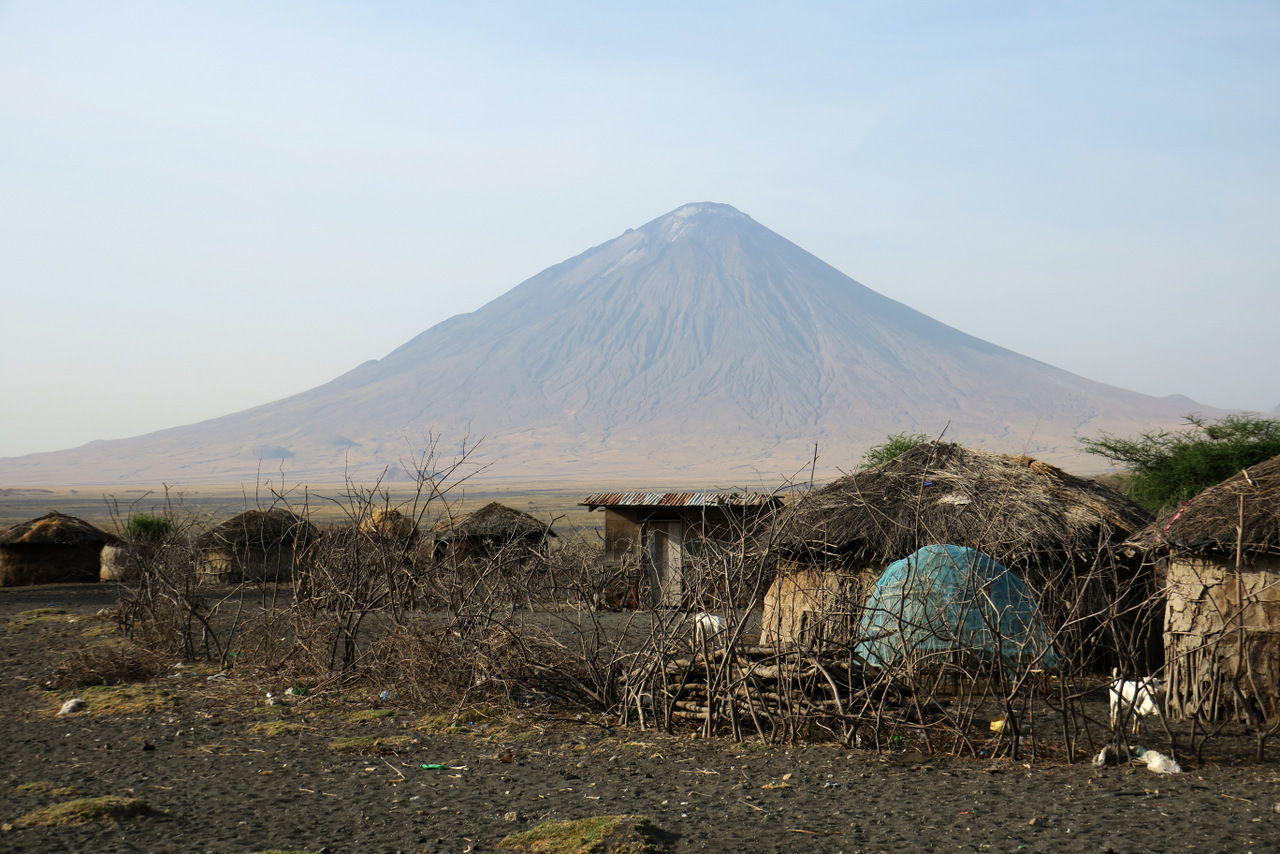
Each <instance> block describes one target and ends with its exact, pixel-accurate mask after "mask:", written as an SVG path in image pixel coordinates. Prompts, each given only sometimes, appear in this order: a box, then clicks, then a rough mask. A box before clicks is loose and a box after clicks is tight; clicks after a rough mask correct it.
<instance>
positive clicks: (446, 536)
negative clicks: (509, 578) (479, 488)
mask: <svg viewBox="0 0 1280 854" xmlns="http://www.w3.org/2000/svg"><path fill="white" fill-rule="evenodd" d="M555 536H557V535H556V532H555V531H554V530H552V528H551V525H550V524H548V523H546V522H541V521H539V520H538V519H535V518H534V517H533V516H530V515H529V514H528V513H522V512H520V511H519V510H515V509H513V508H511V507H507V506H506V505H505V504H500V503H499V502H497V501H493V502H490V503H489V504H486V505H485V506H483V507H481V508H480V509H479V510H476V511H475V512H473V513H469V514H467V515H466V516H463V517H462V518H461V519H458V520H456V521H453V522H452V524H450V522H449V521H447V520H446V521H442V522H441V523H437V526H436V531H435V554H436V558H437V559H438V560H445V559H454V560H459V561H465V560H488V559H492V558H496V557H501V558H502V559H503V562H504V563H506V562H509V561H514V562H519V561H522V560H525V559H527V558H530V557H534V556H537V555H541V554H544V553H545V551H546V546H547V540H548V539H549V538H551V537H555Z"/></svg>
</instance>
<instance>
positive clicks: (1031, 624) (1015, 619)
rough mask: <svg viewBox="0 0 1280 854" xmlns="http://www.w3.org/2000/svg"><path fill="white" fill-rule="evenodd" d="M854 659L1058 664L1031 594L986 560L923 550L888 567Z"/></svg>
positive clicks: (965, 551)
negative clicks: (950, 657)
mask: <svg viewBox="0 0 1280 854" xmlns="http://www.w3.org/2000/svg"><path fill="white" fill-rule="evenodd" d="M859 628H860V632H859V637H861V638H863V640H862V642H861V643H859V644H858V647H857V653H858V654H859V655H860V656H861V657H862V658H863V659H864V660H865V661H866V662H867V663H868V664H871V665H873V666H876V667H883V666H884V665H886V664H888V663H889V662H891V661H894V660H896V659H898V658H901V657H903V656H904V655H906V654H911V655H913V656H914V657H917V658H919V657H921V656H922V655H927V654H929V653H941V652H949V651H956V652H965V653H976V654H977V655H978V656H980V657H984V658H990V659H993V658H994V655H995V653H996V652H997V650H998V651H999V653H1000V655H1001V656H1002V657H1003V658H1004V661H1005V663H1006V665H1007V666H1008V667H1009V668H1045V669H1049V670H1052V669H1053V668H1055V667H1056V666H1057V664H1058V655H1057V653H1056V652H1054V649H1053V645H1052V644H1051V643H1050V642H1049V633H1048V631H1047V630H1046V629H1045V623H1044V618H1043V617H1042V616H1041V614H1040V610H1039V609H1038V608H1037V607H1036V603H1035V599H1034V597H1032V595H1031V591H1030V590H1028V589H1027V586H1026V585H1025V584H1024V583H1023V582H1022V579H1020V578H1018V577H1017V576H1016V575H1014V574H1013V573H1012V572H1010V571H1009V570H1008V569H1006V568H1005V567H1004V566H1002V565H1000V564H999V563H997V562H996V561H995V560H994V559H992V558H991V557H988V556H987V555H985V554H983V553H981V552H978V551H974V550H973V549H970V548H965V547H963V546H942V545H934V546H925V547H924V548H922V549H920V550H919V551H917V552H915V553H914V554H912V555H911V556H910V557H907V558H904V559H902V560H900V561H896V562H894V563H892V564H890V565H889V568H888V569H886V570H885V571H884V574H883V575H881V576H880V579H879V580H878V581H877V582H876V585H875V589H873V590H872V591H871V595H870V597H869V598H868V600H867V609H866V611H865V612H864V613H863V617H862V621H861V625H860V626H859Z"/></svg>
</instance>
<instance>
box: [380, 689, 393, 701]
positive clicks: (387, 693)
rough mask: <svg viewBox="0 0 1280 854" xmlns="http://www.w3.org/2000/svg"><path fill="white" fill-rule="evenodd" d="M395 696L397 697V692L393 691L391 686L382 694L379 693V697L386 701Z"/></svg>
mask: <svg viewBox="0 0 1280 854" xmlns="http://www.w3.org/2000/svg"><path fill="white" fill-rule="evenodd" d="M395 698H396V692H395V691H392V690H391V689H390V688H388V689H387V690H385V691H383V692H382V693H381V694H379V695H378V699H379V700H381V701H382V702H384V703H389V702H391V701H392V700H394V699H395Z"/></svg>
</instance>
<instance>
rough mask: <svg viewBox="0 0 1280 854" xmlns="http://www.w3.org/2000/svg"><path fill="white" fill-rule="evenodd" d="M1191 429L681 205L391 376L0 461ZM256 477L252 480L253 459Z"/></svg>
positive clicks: (374, 375)
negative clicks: (466, 444)
mask: <svg viewBox="0 0 1280 854" xmlns="http://www.w3.org/2000/svg"><path fill="white" fill-rule="evenodd" d="M1185 411H1186V406H1185V404H1184V403H1182V402H1180V401H1169V400H1160V399H1156V398H1151V397H1147V396H1144V395H1139V394H1135V393H1132V392H1127V391H1124V390H1121V389H1117V388H1113V387H1110V386H1105V385H1102V384H1099V383H1094V382H1091V381H1089V380H1086V379H1083V378H1081V377H1077V376H1075V375H1073V374H1070V373H1067V372H1065V371H1061V370H1058V369H1056V368H1053V367H1052V366H1050V365H1046V364H1044V363H1041V362H1037V361H1035V360H1033V359H1028V358H1026V357H1024V356H1020V355H1018V354H1016V353H1013V352H1011V351H1008V350H1005V349H1002V348H1000V347H997V346H995V345H992V344H989V343H987V342H985V341H982V340H980V339H977V338H974V337H973V336H970V335H966V334H964V333H963V332H960V331H958V330H956V329H953V328H951V327H949V326H946V325H945V324H942V323H939V322H938V321H935V320H933V319H932V318H929V317H927V316H925V315H923V314H921V313H919V312H917V311H914V310H912V309H910V308H907V307H906V306H904V305H902V304H900V303H897V302H894V301H893V300H890V299H888V298H886V297H884V296H881V295H880V294H877V293H876V292H874V291H872V290H870V289H868V288H866V287H864V286H862V285H860V284H858V283H857V282H855V281H854V280H853V279H851V278H849V277H848V276H846V275H844V274H843V273H841V272H839V271H838V270H835V269H834V268H832V267H831V266H829V265H827V264H825V263H824V262H822V261H821V260H819V259H818V258H816V257H814V256H813V255H811V254H809V253H808V252H805V251H804V250H803V249H800V248H799V247H798V246H796V245H795V244H793V243H791V242H790V241H787V240H785V239H784V238H782V237H780V236H779V235H777V234H775V233H773V232H772V231H770V230H768V229H767V228H765V227H764V226H761V225H760V224H758V223H756V222H755V221H754V220H752V219H751V218H750V217H748V216H746V215H745V214H742V213H740V212H739V211H737V210H735V209H734V208H732V207H729V206H727V205H717V204H709V203H704V204H693V205H685V206H684V207H681V208H679V209H677V210H676V211H673V212H672V213H670V214H667V215H666V216H663V217H660V218H658V219H656V220H654V221H652V222H650V223H648V224H647V225H645V226H643V227H641V228H639V229H635V230H630V231H628V232H626V233H625V234H623V235H621V236H620V237H618V238H616V239H614V240H611V241H609V242H607V243H604V244H601V245H600V246H597V247H595V248H593V249H589V250H587V251H586V252H584V253H582V254H581V255H578V256H577V257H575V258H571V259H569V260H567V261H565V262H563V263H561V264H558V265H556V266H554V267H551V268H549V269H547V270H544V271H543V272H541V273H539V274H538V275H536V276H534V277H533V278H531V279H529V280H527V281H526V282H524V283H523V284H521V285H519V286H517V287H516V288H514V289H512V290H511V291H509V292H508V293H506V294H504V295H503V296H501V297H499V298H498V299H495V300H493V301H492V302H490V303H488V304H487V305H485V306H484V307H482V308H481V309H479V310H477V311H475V312H473V313H471V314H465V315H459V316H456V317H453V318H450V319H449V320H446V321H444V322H443V323H440V324H437V325H436V326H434V327H432V328H431V329H428V330H427V331H426V332H423V333H422V334H420V335H418V336H417V337H415V338H413V339H412V340H410V341H409V342H407V343H406V344H404V345H403V346H401V347H399V348H397V349H396V350H394V351H392V352H391V353H390V354H388V355H387V356H386V357H385V358H383V359H381V360H378V361H373V362H368V363H366V364H364V365H361V366H360V367H358V368H356V369H355V370H352V371H350V372H349V373H347V374H344V375H343V376H340V377H338V378H337V379H335V380H333V381H332V382H329V383H326V384H325V385H322V386H319V387H317V388H314V389H311V390H310V391H306V392H303V393H301V394H298V395H295V396H293V397H290V398H286V399H284V400H280V401H277V402H274V403H270V404H267V405H264V406H259V407H256V408H254V409H249V410H246V411H244V412H239V413H235V414H232V415H228V416H225V417H222V418H217V419H213V420H211V421H206V422H202V423H199V424H194V425H190V426H187V427H179V428H174V429H171V430H165V431H161V432H158V433H153V434H150V435H147V436H142V437H137V438H133V439H125V440H118V441H112V442H95V443H91V444H89V445H86V446H84V447H82V448H78V449H74V450H71V451H60V452H56V453H51V454H36V455H31V456H28V457H21V458H15V459H10V460H0V479H2V480H3V482H5V483H9V484H26V483H72V482H121V481H135V482H156V481H161V480H165V481H170V482H172V481H175V480H176V481H185V482H197V481H236V480H242V479H246V478H249V479H252V478H253V477H254V475H255V472H256V471H257V470H258V468H259V465H260V464H261V465H262V467H263V469H264V470H267V471H275V470H276V469H277V468H279V467H280V466H281V465H283V467H284V469H285V470H286V472H288V473H289V475H290V476H293V477H296V478H298V479H299V480H312V481H319V480H333V479H337V478H340V477H341V476H342V474H343V472H344V471H348V472H350V473H352V474H353V475H354V476H356V477H369V476H371V475H376V474H377V473H379V472H381V471H382V469H383V468H384V467H387V466H390V467H392V469H393V474H394V473H396V472H397V470H398V465H397V463H398V461H399V460H400V459H401V458H402V457H405V456H406V455H407V454H408V452H409V451H410V449H411V448H416V449H419V450H420V449H421V448H422V447H423V445H424V443H425V436H426V435H427V434H428V433H432V434H434V435H437V436H440V437H442V439H443V440H444V441H445V442H446V443H447V444H446V445H442V447H443V448H446V449H447V450H451V449H452V447H453V446H454V443H456V442H458V441H460V440H461V439H462V438H463V437H464V436H466V435H468V434H469V435H470V436H471V437H473V438H475V437H480V436H484V437H486V440H485V443H484V446H483V457H484V459H486V460H491V461H494V463H495V465H494V469H493V471H494V474H495V475H497V476H502V477H514V478H519V477H540V476H557V475H558V476H561V477H564V478H581V477H600V476H604V475H610V476H614V477H616V478H618V479H619V480H620V481H621V480H626V479H628V478H631V479H635V478H643V479H646V480H663V479H667V480H670V481H671V482H676V481H685V482H695V481H696V482H704V481H707V480H714V481H716V482H722V483H726V484H727V483H736V482H743V481H744V480H745V479H747V478H748V477H750V476H751V475H752V473H753V472H757V471H758V472H760V473H761V474H762V475H763V476H765V477H766V478H769V479H774V478H776V477H777V476H779V475H781V474H784V473H789V472H791V471H794V470H796V468H798V467H799V466H801V465H803V463H804V461H805V460H807V459H808V458H809V457H810V456H811V454H812V449H813V446H814V443H817V444H818V445H819V447H820V448H821V449H822V455H823V459H824V461H825V462H826V463H827V466H828V470H829V471H830V470H833V469H834V467H836V466H844V467H848V466H850V465H852V464H854V463H855V462H856V461H857V458H858V456H859V455H860V453H861V451H862V450H863V449H864V448H865V447H866V446H867V445H868V444H871V443H874V442H876V441H878V440H880V439H882V438H883V437H884V436H885V434H886V433H889V432H896V431H900V430H919V431H923V432H928V433H936V432H937V431H939V430H941V429H942V428H943V426H944V425H946V424H948V423H950V424H951V427H950V428H949V432H948V435H949V436H950V437H952V438H954V439H956V440H958V441H961V442H964V443H967V444H972V445H977V446H987V447H991V448H995V449H1004V450H1011V451H1019V450H1022V449H1023V448H1024V447H1027V448H1029V449H1031V450H1032V452H1033V453H1040V454H1043V455H1046V456H1049V457H1055V456H1061V454H1063V453H1066V452H1071V453H1074V438H1073V437H1074V436H1075V435H1076V434H1077V433H1080V432H1084V433H1093V432H1096V431H1097V430H1098V429H1107V430H1111V431H1113V432H1126V431H1130V430H1133V429H1139V428H1145V427H1149V426H1151V425H1153V424H1171V423H1174V422H1176V421H1177V420H1178V418H1179V417H1180V416H1181V415H1182V414H1183V413H1184V412H1185ZM263 461H265V463H264V462H263Z"/></svg>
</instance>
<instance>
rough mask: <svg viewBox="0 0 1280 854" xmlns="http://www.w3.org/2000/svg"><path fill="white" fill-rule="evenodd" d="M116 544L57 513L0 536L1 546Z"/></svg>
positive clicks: (85, 524)
mask: <svg viewBox="0 0 1280 854" xmlns="http://www.w3.org/2000/svg"><path fill="white" fill-rule="evenodd" d="M117 541H118V538H117V537H115V536H113V535H111V534H108V533H107V532H106V531H103V530H100V529H98V528H95V527H94V526H93V525H90V524H89V523H88V522H86V521H85V520H83V519H77V518H76V517H75V516H68V515H66V514H65V513H59V512H57V511H56V510H55V511H52V512H49V513H46V514H45V515H43V516H41V517H40V518H39V519H32V520H31V521H29V522H22V523H20V524H18V525H14V526H13V527H12V528H10V529H9V530H7V531H5V532H4V533H3V534H0V546H91V545H105V544H107V543H114V542H117Z"/></svg>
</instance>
